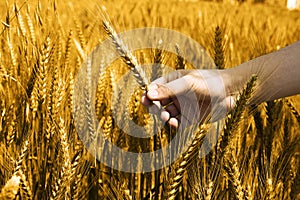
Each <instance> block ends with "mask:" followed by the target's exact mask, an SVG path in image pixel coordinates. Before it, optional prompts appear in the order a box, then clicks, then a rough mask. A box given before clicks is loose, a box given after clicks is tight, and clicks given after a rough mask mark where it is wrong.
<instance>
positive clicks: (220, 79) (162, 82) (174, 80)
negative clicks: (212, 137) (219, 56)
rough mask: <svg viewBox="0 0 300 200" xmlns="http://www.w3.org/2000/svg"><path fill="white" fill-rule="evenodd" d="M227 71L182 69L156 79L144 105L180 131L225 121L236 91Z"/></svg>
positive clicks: (145, 98) (144, 99)
mask: <svg viewBox="0 0 300 200" xmlns="http://www.w3.org/2000/svg"><path fill="white" fill-rule="evenodd" d="M224 72H225V70H179V71H175V72H172V73H170V74H168V75H167V76H164V77H161V78H159V79H157V80H155V81H154V82H153V83H151V84H150V86H149V91H148V92H147V93H144V94H143V97H142V100H141V101H142V104H144V105H145V106H148V107H149V110H150V112H151V113H154V114H157V115H159V116H160V118H161V120H162V121H164V122H168V123H169V124H170V125H171V126H173V127H175V128H178V127H179V125H180V126H183V128H184V127H187V126H189V125H192V124H194V123H199V122H205V121H208V120H211V121H217V120H219V119H221V118H223V117H224V116H225V115H226V113H227V111H229V110H230V109H231V108H232V107H233V105H234V102H235V99H236V95H235V94H236V92H234V91H233V90H232V89H233V88H235V87H233V86H232V83H233V82H232V81H231V80H230V76H228V74H227V73H224Z"/></svg>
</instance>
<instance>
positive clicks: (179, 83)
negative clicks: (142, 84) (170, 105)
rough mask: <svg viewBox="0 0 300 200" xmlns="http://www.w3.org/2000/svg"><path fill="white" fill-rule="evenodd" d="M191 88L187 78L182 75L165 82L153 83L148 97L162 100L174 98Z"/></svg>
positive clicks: (153, 99)
mask: <svg viewBox="0 0 300 200" xmlns="http://www.w3.org/2000/svg"><path fill="white" fill-rule="evenodd" d="M189 89H190V88H189V84H188V82H187V80H186V78H185V77H181V78H179V79H175V80H173V81H171V82H168V83H165V84H157V83H153V84H151V85H150V87H149V91H148V92H147V97H148V98H149V99H150V100H152V101H161V100H164V99H170V98H174V97H176V96H177V95H180V94H183V93H185V92H187V91H188V90H189Z"/></svg>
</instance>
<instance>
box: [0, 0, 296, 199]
mask: <svg viewBox="0 0 300 200" xmlns="http://www.w3.org/2000/svg"><path fill="white" fill-rule="evenodd" d="M103 6H105V10H106V14H107V15H108V16H109V18H110V20H111V23H112V24H113V26H114V27H115V29H116V30H117V32H122V31H126V30H130V29H133V28H143V27H153V26H155V27H163V28H167V29H171V30H176V31H179V32H181V33H183V34H185V35H187V36H189V37H191V38H193V39H194V40H196V41H197V42H198V43H199V44H201V45H202V46H203V47H204V48H205V49H206V50H207V52H208V53H209V54H210V55H211V57H214V58H216V57H217V58H219V60H218V59H217V60H216V59H215V61H216V62H218V63H224V67H225V68H230V67H233V66H237V65H239V64H241V63H242V62H245V61H248V60H250V59H252V58H255V57H258V56H260V55H264V54H266V53H269V52H272V51H275V50H278V49H280V48H282V47H285V46H286V45H289V44H292V43H293V42H295V41H298V40H300V35H299V32H300V12H299V11H288V10H286V9H285V8H283V7H279V6H276V5H265V4H250V3H243V4H234V5H231V4H228V3H227V4H226V3H213V2H208V1H190V2H184V1H175V0H173V1H171V0H170V1H167V0H161V1H138V0H132V1H99V2H98V1H90V2H84V1H81V2H79V1H75V0H72V1H65V2H61V1H52V0H49V1H46V0H40V1H38V2H36V1H33V0H30V1H25V2H23V1H19V2H16V3H15V2H13V1H6V2H5V1H1V2H0V11H1V12H0V20H1V22H2V23H1V31H0V77H1V82H0V92H1V98H0V149H1V150H0V188H1V193H0V198H1V199H155V200H156V199H205V200H208V199H299V198H300V193H299V191H300V160H299V159H300V158H299V156H300V154H299V150H300V149H299V147H300V134H299V132H300V131H299V130H300V129H299V128H300V126H299V125H300V115H299V112H300V106H299V105H300V104H299V102H300V101H299V97H297V96H296V97H290V98H286V99H280V100H276V101H270V102H265V103H262V104H260V105H254V106H246V102H247V99H249V98H250V96H251V92H252V88H251V84H250V83H251V82H249V83H248V86H249V87H248V90H247V89H245V90H243V91H241V98H240V99H241V101H240V104H237V106H236V108H235V109H234V110H233V111H232V112H231V113H229V115H228V117H227V118H226V120H225V123H226V126H225V127H224V128H223V130H222V131H221V136H220V138H219V140H218V143H217V146H216V147H214V148H213V149H212V151H211V152H210V153H209V154H208V155H207V156H206V157H204V158H200V157H199V155H198V153H199V148H200V147H201V144H202V143H203V139H204V137H205V134H207V131H206V130H207V128H206V127H205V126H206V125H205V126H204V125H203V126H201V127H200V128H199V129H197V132H196V134H195V136H196V137H195V138H194V139H193V141H192V143H191V145H190V146H189V147H187V150H186V151H185V152H184V153H183V154H182V156H181V157H180V158H178V159H177V160H176V161H175V162H174V163H172V164H171V165H170V166H167V167H165V168H163V169H160V170H154V169H153V171H152V172H147V173H127V172H122V171H118V170H114V169H112V168H110V167H108V166H105V165H104V164H103V163H101V162H99V161H97V160H96V159H95V157H94V156H93V155H92V154H90V152H89V151H87V150H86V148H85V143H84V142H85V141H82V138H79V135H78V127H79V129H80V131H86V132H87V133H88V134H90V135H92V136H93V137H95V138H97V137H99V135H97V134H99V132H98V129H99V127H100V128H101V129H102V130H103V131H102V133H103V134H104V135H105V137H106V139H107V140H108V141H110V142H112V143H114V144H115V145H117V146H119V147H121V148H122V149H125V150H127V151H132V152H144V151H145V152H148V151H155V150H157V149H159V148H162V147H163V146H164V145H166V143H167V142H168V141H169V139H170V138H172V137H174V132H175V131H174V130H173V129H171V128H170V127H167V126H166V127H164V128H163V129H162V130H159V133H158V134H157V135H155V136H152V137H149V139H137V138H134V137H131V136H129V135H127V133H126V132H123V131H122V130H121V129H120V128H119V127H118V125H117V124H116V122H115V119H114V116H116V115H117V117H121V118H122V116H123V115H122V113H121V112H118V111H119V109H120V105H122V104H124V103H125V102H124V99H125V100H126V99H128V104H129V105H128V109H127V110H125V111H126V112H128V113H129V116H130V119H131V120H133V121H134V122H135V123H137V124H138V125H140V126H149V125H150V127H151V126H152V124H151V123H153V122H151V120H149V114H148V113H147V111H146V109H145V108H144V107H143V106H142V105H141V104H140V96H141V94H142V91H141V90H138V89H137V90H135V91H134V92H133V93H130V92H129V90H128V91H127V87H125V86H124V87H123V88H122V87H121V88H119V91H120V93H118V95H119V96H118V97H119V98H117V102H114V101H113V100H112V99H113V98H112V96H113V95H114V90H115V89H116V83H117V80H118V79H119V77H121V76H122V75H123V74H124V73H125V72H127V71H128V69H127V67H126V65H125V64H124V63H123V62H122V60H121V59H119V60H116V61H115V62H114V63H112V65H111V66H109V68H108V69H107V70H105V71H103V72H102V73H101V74H100V79H99V81H98V83H97V90H96V94H95V99H93V98H91V96H90V94H89V93H90V91H89V87H88V84H87V85H86V86H84V87H83V90H84V91H88V92H85V93H84V94H83V95H85V96H84V102H82V105H81V106H79V107H75V108H74V100H76V99H74V98H76V95H74V87H75V86H74V84H75V80H76V75H77V74H78V72H79V70H80V68H81V66H82V63H84V62H85V58H86V55H88V54H89V53H91V52H92V50H93V49H94V48H95V47H96V46H97V45H98V44H99V43H101V42H102V41H104V40H105V39H107V38H108V35H107V33H106V32H105V30H104V29H103V27H102V21H101V20H103V16H104V15H106V14H105V13H103V8H102V9H101V7H103ZM217 27H218V28H217ZM217 49H219V51H217ZM185 53H186V52H182V54H183V57H184V54H185ZM134 55H135V56H136V57H137V60H138V62H140V63H141V64H143V62H144V63H147V62H152V63H153V61H155V62H157V61H158V62H161V63H162V64H166V65H167V64H168V65H173V66H174V68H176V69H177V67H176V66H175V65H178V68H185V66H184V64H183V63H182V62H180V57H176V56H174V55H172V54H170V53H169V52H160V51H157V50H155V49H154V50H149V49H148V50H141V51H140V52H134ZM222 55H223V56H222ZM178 63H179V64H178ZM218 63H216V64H217V65H218ZM187 65H188V64H187ZM147 73H153V72H147ZM148 75H149V74H148ZM150 75H152V74H150ZM90 78H91V77H89V76H87V77H86V79H87V83H88V80H89V79H90ZM93 106H94V108H95V115H96V116H97V120H98V121H99V127H95V123H94V121H93V119H92V117H91V116H92V114H91V112H90V110H91V109H92V107H93ZM74 109H78V111H77V112H79V113H80V114H81V115H82V116H81V117H82V118H84V119H87V121H88V123H87V124H84V123H83V124H81V122H80V121H76V123H77V124H76V123H75V119H74V115H73V111H74ZM125 123H126V120H125ZM78 124H79V125H78ZM107 151H109V149H107ZM105 155H106V154H105V151H104V152H103V156H104V157H105ZM107 159H109V158H107ZM162 159H164V158H162ZM120 165H130V163H120Z"/></svg>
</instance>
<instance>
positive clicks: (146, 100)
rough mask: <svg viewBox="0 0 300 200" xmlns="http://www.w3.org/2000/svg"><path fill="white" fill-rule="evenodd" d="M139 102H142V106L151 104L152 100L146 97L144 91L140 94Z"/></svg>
mask: <svg viewBox="0 0 300 200" xmlns="http://www.w3.org/2000/svg"><path fill="white" fill-rule="evenodd" d="M141 103H142V104H143V105H144V106H151V104H152V101H151V100H150V99H148V98H147V95H146V93H144V94H143V95H142V98H141Z"/></svg>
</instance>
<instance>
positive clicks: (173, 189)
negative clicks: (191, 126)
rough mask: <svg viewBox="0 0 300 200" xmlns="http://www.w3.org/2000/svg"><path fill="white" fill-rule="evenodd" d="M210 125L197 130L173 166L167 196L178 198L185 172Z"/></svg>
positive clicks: (168, 181)
mask: <svg viewBox="0 0 300 200" xmlns="http://www.w3.org/2000/svg"><path fill="white" fill-rule="evenodd" d="M208 127H209V126H208V125H206V124H204V125H201V126H200V128H199V129H198V130H197V131H196V134H195V137H194V139H193V141H192V143H191V145H190V146H189V148H188V149H187V151H186V152H184V153H183V155H182V156H181V157H180V158H179V159H178V160H177V161H176V162H175V163H174V164H173V165H172V166H174V168H171V172H170V174H169V177H167V181H166V182H167V185H166V186H165V187H166V191H165V198H166V199H169V200H172V199H175V198H176V195H177V193H178V189H179V187H180V184H181V183H182V180H183V175H184V172H185V171H186V170H187V167H188V166H189V164H190V163H191V162H192V159H194V158H195V156H196V155H197V154H198V153H199V150H200V147H201V145H202V142H203V139H204V137H205V135H206V132H207V130H208Z"/></svg>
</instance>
